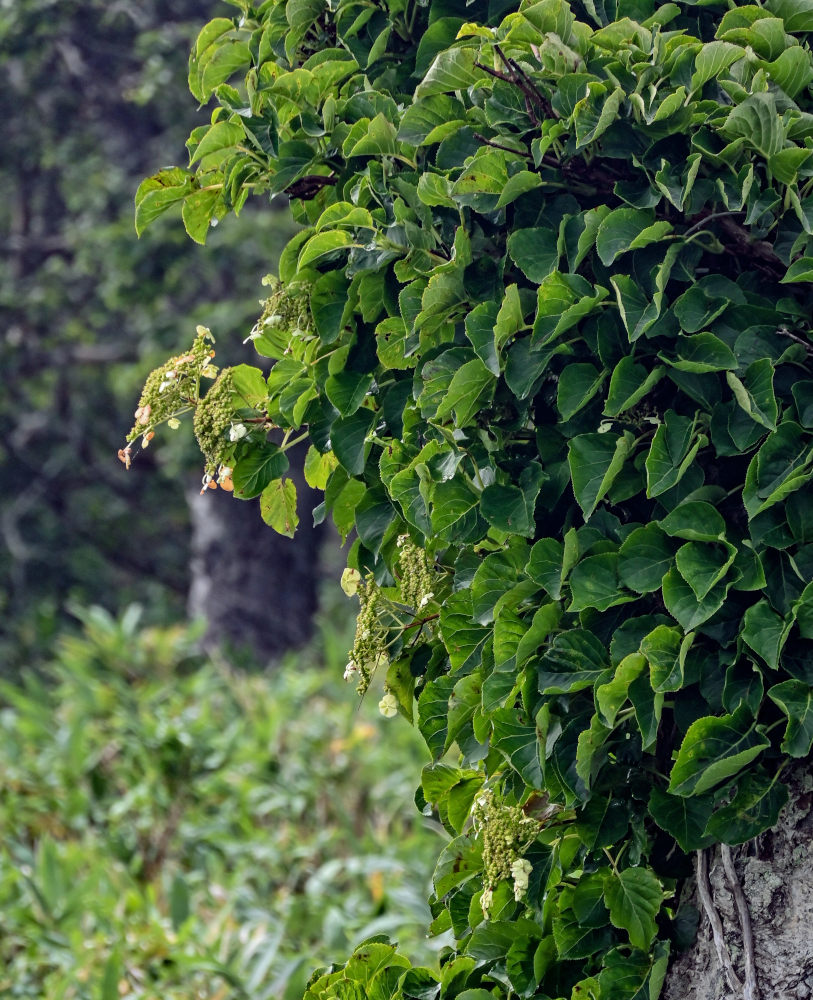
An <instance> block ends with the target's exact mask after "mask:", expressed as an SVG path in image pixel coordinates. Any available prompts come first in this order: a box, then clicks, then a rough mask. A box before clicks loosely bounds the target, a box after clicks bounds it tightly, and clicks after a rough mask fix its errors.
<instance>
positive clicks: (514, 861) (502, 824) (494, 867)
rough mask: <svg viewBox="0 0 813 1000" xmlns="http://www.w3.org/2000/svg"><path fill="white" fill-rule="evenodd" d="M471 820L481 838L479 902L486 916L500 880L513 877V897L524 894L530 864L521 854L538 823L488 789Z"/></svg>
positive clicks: (478, 800) (475, 804) (476, 804)
mask: <svg viewBox="0 0 813 1000" xmlns="http://www.w3.org/2000/svg"><path fill="white" fill-rule="evenodd" d="M472 820H473V823H474V828H475V830H477V831H478V832H481V833H482V837H483V886H484V888H483V894H482V896H481V898H480V904H481V906H482V908H483V913H484V914H485V915H486V916H487V915H488V908H489V906H490V905H491V900H492V897H493V893H494V888H495V886H496V885H497V883H498V882H501V881H502V880H503V879H509V878H510V879H513V881H514V898H515V899H517V900H519V899H521V898H522V896H523V895H524V894H525V890H526V889H527V888H528V878H529V876H530V873H531V865H530V862H528V861H527V860H526V859H525V858H523V857H522V854H523V852H524V851H525V850H526V849H527V847H528V845H529V844H530V843H531V841H532V840H533V839H534V837H535V836H536V835H537V833H538V832H539V823H538V822H537V821H536V820H535V819H531V818H530V817H528V816H526V815H525V814H524V813H523V811H522V809H521V808H520V807H519V806H509V805H505V804H504V803H501V802H500V803H498V802H496V801H495V800H494V795H493V793H492V792H490V791H485V792H483V793H482V794H481V795H479V796H478V798H477V800H476V801H475V803H474V808H473V810H472Z"/></svg>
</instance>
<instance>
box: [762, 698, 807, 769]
mask: <svg viewBox="0 0 813 1000" xmlns="http://www.w3.org/2000/svg"><path fill="white" fill-rule="evenodd" d="M768 697H769V698H770V699H771V701H773V702H774V703H775V704H777V705H778V706H779V707H780V708H781V709H782V711H783V712H784V713H785V715H786V716H787V717H788V724H787V726H786V728H785V736H784V738H783V740H782V752H783V753H787V754H790V756H791V757H806V756H807V755H808V754H809V753H810V750H811V747H813V688H811V687H810V685H809V684H805V683H804V682H803V681H797V680H790V681H784V682H783V683H782V684H774V686H773V687H772V688H768Z"/></svg>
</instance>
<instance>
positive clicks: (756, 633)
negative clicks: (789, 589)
mask: <svg viewBox="0 0 813 1000" xmlns="http://www.w3.org/2000/svg"><path fill="white" fill-rule="evenodd" d="M792 624H793V623H792V621H789V622H786V621H785V619H784V618H782V616H781V615H778V614H777V613H776V612H775V611H774V610H773V608H771V606H770V604H768V602H767V601H766V600H765V599H764V598H763V599H762V600H761V601H757V603H756V604H752V605H751V607H750V608H749V609H748V610H747V611H746V612H745V616H744V618H743V622H742V625H743V627H742V633H741V634H742V638H743V641H744V642H746V643H747V644H748V645H749V646H750V647H751V649H753V651H754V652H755V653H757V654H758V655H759V656H761V657H762V659H763V660H764V661H765V662H766V663H767V664H768V666H769V667H773V669H774V670H777V669H778V668H779V656H780V654H781V652H782V647H783V646H784V645H785V642H786V641H787V638H788V635H789V633H790V629H791V625H792Z"/></svg>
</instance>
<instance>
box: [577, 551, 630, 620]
mask: <svg viewBox="0 0 813 1000" xmlns="http://www.w3.org/2000/svg"><path fill="white" fill-rule="evenodd" d="M618 564H619V556H618V553H617V552H603V553H601V554H600V555H596V556H588V557H587V558H586V559H583V560H582V561H581V562H580V563H579V564H578V565H577V566H576V567H575V568H574V569H573V572H572V573H571V574H570V595H571V602H570V606H569V607H568V609H567V610H568V611H584V610H585V608H595V609H596V610H597V611H606V610H607V609H608V608H612V607H615V606H616V605H617V604H626V603H628V602H629V601H634V600H635V599H636V595H635V594H630V593H629V592H628V591H626V590H625V588H624V585H623V584H622V583H621V580H620V579H619V574H618Z"/></svg>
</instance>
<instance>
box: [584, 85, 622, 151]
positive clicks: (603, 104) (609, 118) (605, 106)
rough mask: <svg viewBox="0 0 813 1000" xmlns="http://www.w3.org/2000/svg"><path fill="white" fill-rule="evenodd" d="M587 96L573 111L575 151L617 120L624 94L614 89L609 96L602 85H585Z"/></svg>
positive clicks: (619, 88)
mask: <svg viewBox="0 0 813 1000" xmlns="http://www.w3.org/2000/svg"><path fill="white" fill-rule="evenodd" d="M587 88H588V94H587V97H584V98H583V99H582V100H580V101H579V102H578V103H577V104H576V106H575V107H574V109H573V123H574V125H575V128H576V149H582V148H583V147H584V146H587V145H589V143H591V142H594V141H595V140H596V139H598V138H599V136H601V135H603V134H604V133H605V132H606V131H607V129H608V128H609V127H610V126H611V125H612V123H613V122H614V121H615V120H616V119H617V118H618V112H619V110H620V108H621V105H622V104H623V103H624V100H625V98H626V96H627V95H626V94H625V93H624V91H623V90H622V89H621V87H616V88H615V90H613V91H612V93H610V94H609V95H607V94H606V87H605V85H604V84H602V83H593V82H590V83H588V84H587Z"/></svg>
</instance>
